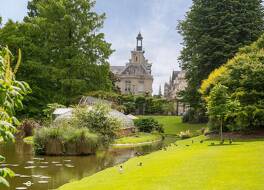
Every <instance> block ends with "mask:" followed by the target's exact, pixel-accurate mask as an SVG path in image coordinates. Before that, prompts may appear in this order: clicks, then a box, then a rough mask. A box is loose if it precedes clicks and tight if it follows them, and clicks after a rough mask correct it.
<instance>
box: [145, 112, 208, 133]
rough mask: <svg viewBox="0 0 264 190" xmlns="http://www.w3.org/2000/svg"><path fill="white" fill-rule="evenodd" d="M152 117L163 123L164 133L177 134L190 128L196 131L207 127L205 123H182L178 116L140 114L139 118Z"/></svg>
mask: <svg viewBox="0 0 264 190" xmlns="http://www.w3.org/2000/svg"><path fill="white" fill-rule="evenodd" d="M147 117H153V118H154V119H156V120H157V121H158V122H159V123H161V124H163V127H164V129H165V134H169V135H177V134H179V133H180V132H181V131H186V130H190V131H191V132H196V131H197V130H199V129H201V128H205V127H207V126H206V124H188V123H182V122H181V117H179V116H140V118H147Z"/></svg>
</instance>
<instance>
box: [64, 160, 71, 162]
mask: <svg viewBox="0 0 264 190" xmlns="http://www.w3.org/2000/svg"><path fill="white" fill-rule="evenodd" d="M63 161H64V162H71V160H63Z"/></svg>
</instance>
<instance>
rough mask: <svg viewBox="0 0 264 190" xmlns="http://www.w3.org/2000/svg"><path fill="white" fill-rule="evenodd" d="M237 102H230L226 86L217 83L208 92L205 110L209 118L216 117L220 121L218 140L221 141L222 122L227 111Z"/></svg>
mask: <svg viewBox="0 0 264 190" xmlns="http://www.w3.org/2000/svg"><path fill="white" fill-rule="evenodd" d="M235 105H237V102H232V101H231V99H230V96H229V94H228V88H227V87H226V86H224V85H221V84H217V85H216V86H215V87H214V88H213V89H212V90H211V92H210V96H209V98H208V103H207V110H208V115H209V117H211V118H216V119H217V120H218V121H219V122H220V140H221V141H223V122H224V119H225V117H226V115H228V113H229V112H230V111H231V110H232V109H234V106H235Z"/></svg>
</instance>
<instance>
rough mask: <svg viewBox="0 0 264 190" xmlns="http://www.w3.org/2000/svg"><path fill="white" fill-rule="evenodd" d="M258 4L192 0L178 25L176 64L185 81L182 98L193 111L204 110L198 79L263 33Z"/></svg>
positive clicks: (237, 0) (257, 0)
mask: <svg viewBox="0 0 264 190" xmlns="http://www.w3.org/2000/svg"><path fill="white" fill-rule="evenodd" d="M261 2H262V1H261V0H250V1H248V0H221V1H219V0H210V1H209V0H193V5H192V7H191V9H190V11H189V12H188V13H187V15H186V18H185V19H184V20H183V21H181V22H180V23H179V26H178V28H179V33H180V34H181V35H182V36H183V46H184V48H183V50H182V52H181V56H180V61H181V62H182V68H183V69H184V70H186V79H187V81H188V87H187V89H186V90H185V92H184V93H183V98H184V100H185V101H186V102H188V103H189V104H190V106H191V107H192V108H193V109H195V110H196V111H197V110H203V109H202V108H203V107H204V104H203V102H202V99H201V96H200V94H199V92H198V89H199V87H200V85H201V82H202V80H204V79H206V78H207V77H208V75H209V74H210V73H211V72H212V71H213V70H214V69H216V68H218V67H219V66H221V65H222V64H224V63H226V62H227V60H228V59H230V58H232V57H233V56H234V55H235V53H236V52H237V51H238V49H239V48H240V47H242V46H244V45H248V44H250V43H251V42H253V41H255V40H256V39H257V38H258V37H259V36H260V35H261V33H262V32H263V29H264V21H263V6H262V4H261Z"/></svg>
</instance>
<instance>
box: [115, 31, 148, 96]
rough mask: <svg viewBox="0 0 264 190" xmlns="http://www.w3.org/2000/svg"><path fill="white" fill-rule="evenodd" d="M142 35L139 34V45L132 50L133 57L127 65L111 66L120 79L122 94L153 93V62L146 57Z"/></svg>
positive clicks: (118, 84)
mask: <svg viewBox="0 0 264 190" xmlns="http://www.w3.org/2000/svg"><path fill="white" fill-rule="evenodd" d="M142 40H143V38H142V36H141V34H140V33H139V34H138V36H137V47H136V49H135V50H133V51H131V58H130V59H129V62H128V63H127V64H126V65H125V66H111V71H112V72H113V73H114V74H115V75H116V77H117V78H118V79H119V81H118V82H117V83H116V85H117V86H118V87H119V88H120V91H121V93H122V94H133V95H144V94H150V95H151V94H152V84H153V76H152V74H151V66H152V64H151V63H149V62H148V60H147V59H146V58H145V56H144V53H145V51H143V47H142Z"/></svg>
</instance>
